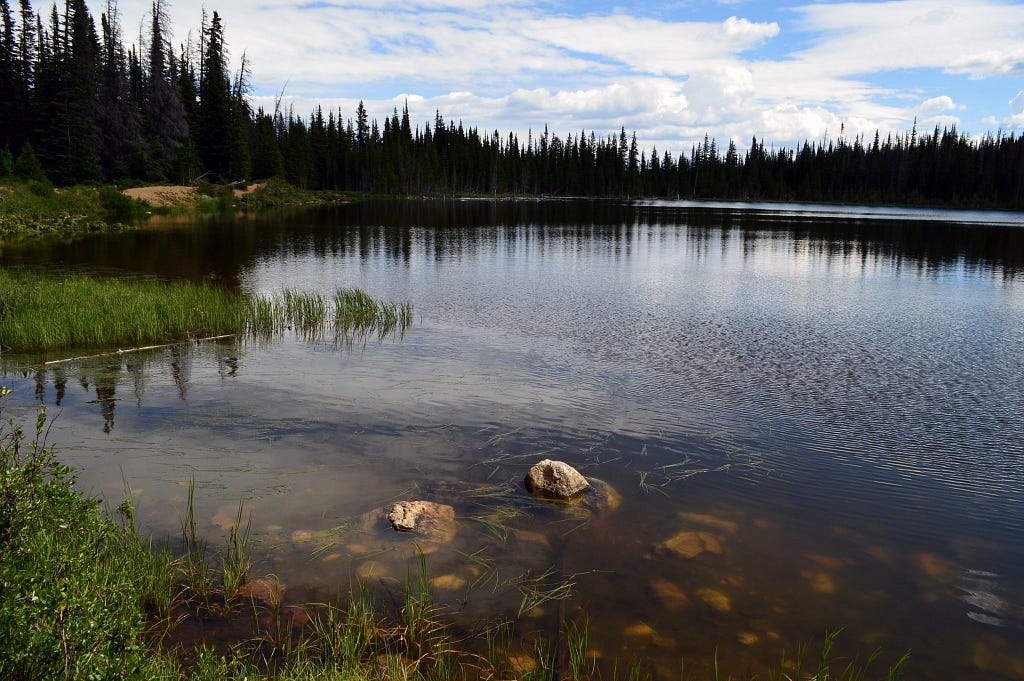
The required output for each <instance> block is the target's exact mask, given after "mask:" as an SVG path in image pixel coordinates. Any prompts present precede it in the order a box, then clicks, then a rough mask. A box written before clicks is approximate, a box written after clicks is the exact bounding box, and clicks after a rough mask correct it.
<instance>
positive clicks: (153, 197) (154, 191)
mask: <svg viewBox="0 0 1024 681" xmlns="http://www.w3.org/2000/svg"><path fill="white" fill-rule="evenodd" d="M124 193H125V194H126V195H127V196H130V197H131V198H133V199H142V200H144V201H148V202H149V203H150V204H152V205H154V206H178V205H181V204H183V203H192V202H193V201H195V200H196V198H197V197H198V194H197V193H196V188H195V187H186V186H184V185H170V184H168V185H156V186H153V187H135V188H133V189H125V190H124Z"/></svg>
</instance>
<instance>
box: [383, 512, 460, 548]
mask: <svg viewBox="0 0 1024 681" xmlns="http://www.w3.org/2000/svg"><path fill="white" fill-rule="evenodd" d="M387 517H388V520H389V521H391V526H392V527H394V528H395V529H396V530H398V531H399V532H415V533H417V534H421V535H423V536H424V537H425V538H426V539H428V540H430V541H434V542H437V543H439V544H446V543H448V542H450V541H451V540H452V537H454V536H455V532H456V526H455V509H454V508H452V507H451V506H449V505H447V504H437V503H434V502H433V501H400V502H398V503H397V504H395V505H394V506H392V507H391V510H390V511H388V516H387Z"/></svg>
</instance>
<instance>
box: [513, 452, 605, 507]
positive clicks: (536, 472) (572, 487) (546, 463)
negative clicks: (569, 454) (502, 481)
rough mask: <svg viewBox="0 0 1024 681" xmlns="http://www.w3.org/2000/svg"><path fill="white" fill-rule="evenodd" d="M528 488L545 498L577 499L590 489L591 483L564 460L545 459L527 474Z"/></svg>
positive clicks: (533, 493)
mask: <svg viewBox="0 0 1024 681" xmlns="http://www.w3.org/2000/svg"><path fill="white" fill-rule="evenodd" d="M524 482H525V483H526V489H527V490H528V491H529V492H530V494H532V495H534V496H535V497H541V498H543V499H563V500H569V499H577V498H579V497H580V496H582V495H583V493H584V492H586V491H587V490H588V489H590V483H589V482H587V479H586V478H584V477H583V476H582V475H580V472H579V471H577V470H576V469H575V468H573V467H572V466H570V465H569V464H567V463H565V462H564V461H552V460H551V459H544V460H543V461H541V462H540V463H538V464H535V465H534V466H533V468H531V469H530V472H529V473H527V474H526V479H525V481H524Z"/></svg>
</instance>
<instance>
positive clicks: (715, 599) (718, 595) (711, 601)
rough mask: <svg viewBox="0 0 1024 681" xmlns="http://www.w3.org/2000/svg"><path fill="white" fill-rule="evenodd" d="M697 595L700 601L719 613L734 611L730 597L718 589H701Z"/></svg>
mask: <svg viewBox="0 0 1024 681" xmlns="http://www.w3.org/2000/svg"><path fill="white" fill-rule="evenodd" d="M697 595H698V596H700V599H701V600H702V601H704V602H705V603H707V604H708V605H710V606H711V607H712V608H714V609H715V610H717V611H718V612H729V611H730V610H732V603H731V602H730V601H729V597H728V596H726V595H725V594H724V593H722V592H721V591H719V590H718V589H712V588H710V587H708V588H704V589H699V590H698V591H697Z"/></svg>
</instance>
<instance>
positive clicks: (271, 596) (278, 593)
mask: <svg viewBox="0 0 1024 681" xmlns="http://www.w3.org/2000/svg"><path fill="white" fill-rule="evenodd" d="M285 591H287V588H286V587H285V585H284V584H282V583H281V582H279V581H278V579H277V577H274V576H273V575H267V576H265V577H258V578H257V579H253V580H251V581H249V582H246V583H245V584H243V585H242V588H241V589H240V590H239V593H241V594H242V596H243V597H245V598H250V599H252V600H254V601H257V602H259V603H262V604H263V605H265V606H268V607H275V606H278V605H280V604H281V602H282V601H283V600H284V593H285Z"/></svg>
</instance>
